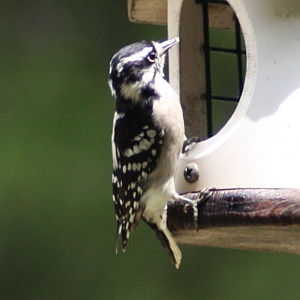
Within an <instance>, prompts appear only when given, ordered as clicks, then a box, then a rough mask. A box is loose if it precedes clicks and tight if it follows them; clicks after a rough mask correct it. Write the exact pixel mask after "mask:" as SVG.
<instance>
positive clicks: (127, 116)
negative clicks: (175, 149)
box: [109, 39, 178, 251]
mask: <svg viewBox="0 0 300 300" xmlns="http://www.w3.org/2000/svg"><path fill="white" fill-rule="evenodd" d="M177 42H178V40H177V39H173V40H168V41H163V42H149V41H142V42H139V43H135V44H132V45H129V46H126V47H124V48H122V49H121V50H120V51H119V52H117V53H116V54H115V55H114V56H113V58H112V60H111V63H110V74H109V86H110V88H111V92H112V95H113V96H114V97H115V99H116V112H115V116H114V125H113V126H114V127H113V134H112V156H113V176H112V185H113V201H114V205H115V211H116V218H117V237H119V236H121V238H122V249H123V251H124V250H125V248H126V245H127V241H128V238H129V235H130V230H131V229H132V227H133V226H135V225H136V224H137V222H138V221H139V220H137V219H136V216H137V213H138V211H139V210H140V209H143V208H142V207H141V203H140V200H141V198H142V196H143V194H144V193H145V192H146V191H147V189H148V188H149V185H148V182H147V178H148V177H149V175H150V174H151V173H152V172H153V171H154V170H155V169H156V167H157V164H158V162H159V159H160V155H161V149H162V146H163V143H164V137H165V132H164V128H162V127H161V126H160V125H159V124H157V122H156V120H155V118H154V113H153V109H154V103H155V101H159V98H160V94H159V91H158V90H157V89H156V84H157V81H159V80H157V79H159V78H162V77H163V65H164V57H165V54H166V51H167V50H168V49H169V48H170V47H171V46H172V45H174V44H175V43H177Z"/></svg>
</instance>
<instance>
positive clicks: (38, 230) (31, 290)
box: [0, 0, 300, 300]
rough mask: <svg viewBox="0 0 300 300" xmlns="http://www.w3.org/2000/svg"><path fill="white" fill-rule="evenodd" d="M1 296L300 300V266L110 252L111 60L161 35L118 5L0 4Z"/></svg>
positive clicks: (138, 235) (288, 259) (136, 249)
mask: <svg viewBox="0 0 300 300" xmlns="http://www.w3.org/2000/svg"><path fill="white" fill-rule="evenodd" d="M0 8H1V10H0V15H1V17H0V33H1V47H0V51H1V56H0V62H1V75H0V76H1V80H0V84H1V87H0V137H1V139H0V141H1V147H0V156H1V159H0V164H1V167H0V174H1V182H0V299H8V300H10V299H11V300H12V299H21V300H27V299H74V300H76V299H124V300H125V299H144V300H146V299H157V298H159V299H175V300H176V299H299V296H298V291H299V289H300V288H299V283H300V279H299V278H300V268H299V266H300V258H299V257H297V256H292V255H284V254H272V253H259V252H250V251H238V250H227V249H214V248H205V247H191V246H184V245H181V249H182V252H183V261H182V265H181V268H180V269H179V270H176V269H175V267H174V266H173V265H172V264H171V263H170V261H169V258H168V256H167V254H166V253H165V251H164V250H163V248H162V247H161V246H160V244H159V242H158V241H157V240H156V238H155V236H154V234H153V233H152V232H151V231H150V230H149V229H148V228H147V226H146V225H144V224H141V225H140V226H139V227H138V228H137V230H136V232H135V233H134V234H133V235H132V236H131V239H130V242H129V247H128V249H127V252H126V254H125V255H123V254H119V255H116V254H115V251H114V247H115V216H114V209H113V204H112V200H111V183H110V181H111V156H110V132H111V123H112V115H113V111H114V101H113V99H112V98H111V96H110V93H109V90H108V86H107V73H108V64H109V60H110V58H111V56H112V55H113V54H114V53H115V52H116V51H117V50H118V49H119V48H120V47H122V46H124V45H126V44H129V43H131V42H135V41H137V40H141V39H161V38H164V37H166V28H165V27H159V26H150V25H138V24H133V23H130V22H129V21H128V18H127V11H126V2H125V1H106V2H104V1H94V0H92V1H78V0H73V1H66V0H60V1H58V0H49V1H44V0H27V1H1V3H0Z"/></svg>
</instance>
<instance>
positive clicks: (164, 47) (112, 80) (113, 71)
mask: <svg viewBox="0 0 300 300" xmlns="http://www.w3.org/2000/svg"><path fill="white" fill-rule="evenodd" d="M178 42H179V38H174V39H170V40H164V41H160V42H153V41H141V42H138V43H135V44H132V45H129V46H126V47H124V48H122V49H121V50H119V51H118V52H117V53H116V54H115V55H114V56H113V58H112V59H111V61H110V69H109V81H108V82H109V86H110V89H111V92H112V95H113V96H114V97H115V98H118V97H122V98H123V99H125V100H132V101H138V100H139V99H140V97H141V93H143V91H145V89H155V87H153V84H154V81H155V78H157V77H158V76H160V77H163V76H164V73H163V68H164V62H165V55H166V53H167V51H168V50H169V49H170V48H171V47H172V46H173V45H175V44H177V43H178Z"/></svg>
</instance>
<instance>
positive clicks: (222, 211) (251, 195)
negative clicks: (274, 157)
mask: <svg viewBox="0 0 300 300" xmlns="http://www.w3.org/2000/svg"><path fill="white" fill-rule="evenodd" d="M184 196H185V197H186V198H189V199H191V200H197V199H199V197H201V193H200V192H197V193H188V194H185V195H184ZM197 207H198V225H199V230H198V232H197V231H196V230H195V226H194V218H193V208H192V207H191V205H189V204H187V203H185V202H182V201H176V202H174V203H169V204H168V227H169V229H170V230H171V232H172V233H173V235H174V237H175V239H176V241H177V242H178V243H182V244H190V245H203V246H213V247H224V248H239V249H248V250H261V251H276V252H285V253H293V254H300V189H210V190H209V194H207V195H206V196H205V195H204V199H202V200H200V201H199V202H198V204H197Z"/></svg>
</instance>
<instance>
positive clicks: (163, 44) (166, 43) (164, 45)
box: [159, 37, 179, 54]
mask: <svg viewBox="0 0 300 300" xmlns="http://www.w3.org/2000/svg"><path fill="white" fill-rule="evenodd" d="M177 43H179V37H176V38H174V39H170V40H166V41H162V42H160V43H159V45H160V47H161V49H162V54H166V52H167V51H168V50H169V49H170V48H171V47H173V46H174V45H175V44H177Z"/></svg>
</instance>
